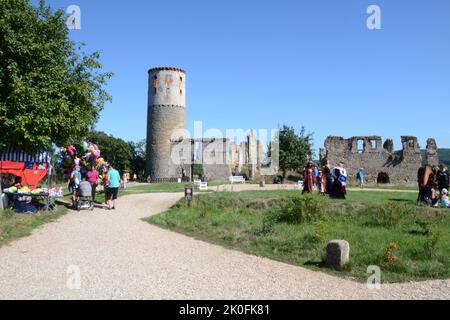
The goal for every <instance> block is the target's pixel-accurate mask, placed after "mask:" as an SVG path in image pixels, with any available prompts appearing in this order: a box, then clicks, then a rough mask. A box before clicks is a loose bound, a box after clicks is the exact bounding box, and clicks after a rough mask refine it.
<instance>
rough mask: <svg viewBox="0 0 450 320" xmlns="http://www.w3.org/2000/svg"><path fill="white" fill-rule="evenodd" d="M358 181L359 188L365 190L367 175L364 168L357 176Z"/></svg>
mask: <svg viewBox="0 0 450 320" xmlns="http://www.w3.org/2000/svg"><path fill="white" fill-rule="evenodd" d="M356 179H357V180H358V184H359V187H360V188H361V189H363V188H364V184H365V183H366V174H365V172H364V168H361V169H359V171H358V173H357V174H356Z"/></svg>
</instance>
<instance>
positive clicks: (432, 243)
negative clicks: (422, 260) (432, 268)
mask: <svg viewBox="0 0 450 320" xmlns="http://www.w3.org/2000/svg"><path fill="white" fill-rule="evenodd" d="M443 236H444V232H443V231H442V230H440V229H432V230H430V233H429V234H428V236H427V237H426V239H425V242H424V244H423V251H424V254H425V257H426V258H427V259H430V260H431V259H433V258H434V257H435V256H436V246H437V244H438V243H439V241H440V240H441V239H442V237H443Z"/></svg>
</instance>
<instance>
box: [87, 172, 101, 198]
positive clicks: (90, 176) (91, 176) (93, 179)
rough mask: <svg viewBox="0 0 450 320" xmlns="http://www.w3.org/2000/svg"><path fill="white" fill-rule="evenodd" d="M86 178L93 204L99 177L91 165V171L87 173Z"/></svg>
mask: <svg viewBox="0 0 450 320" xmlns="http://www.w3.org/2000/svg"><path fill="white" fill-rule="evenodd" d="M86 177H87V181H88V182H89V183H90V184H91V187H92V201H93V202H95V195H96V191H97V186H98V177H99V175H98V171H97V169H96V168H95V166H94V165H92V167H91V170H90V171H88V173H87V175H86Z"/></svg>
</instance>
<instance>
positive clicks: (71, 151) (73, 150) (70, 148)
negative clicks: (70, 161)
mask: <svg viewBox="0 0 450 320" xmlns="http://www.w3.org/2000/svg"><path fill="white" fill-rule="evenodd" d="M66 149H67V152H68V153H69V154H70V155H71V156H72V157H74V156H75V149H74V147H72V146H68V147H67V148H66Z"/></svg>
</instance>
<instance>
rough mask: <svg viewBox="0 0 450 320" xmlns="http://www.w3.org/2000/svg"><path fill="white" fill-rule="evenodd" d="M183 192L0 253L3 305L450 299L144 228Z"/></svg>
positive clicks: (136, 202)
mask: <svg viewBox="0 0 450 320" xmlns="http://www.w3.org/2000/svg"><path fill="white" fill-rule="evenodd" d="M180 197H182V195H181V194H167V193H166V194H139V195H131V196H127V197H124V198H121V199H119V206H118V210H117V211H105V210H102V209H96V210H95V211H94V212H89V211H83V212H81V213H76V212H70V213H69V214H68V215H66V216H64V217H62V218H61V219H60V220H59V221H57V222H55V223H51V224H47V225H45V226H43V227H42V228H41V229H39V230H36V231H35V232H34V233H33V235H32V236H30V237H27V238H24V239H21V240H18V241H15V242H13V243H12V244H11V245H10V246H5V247H3V248H0V299H89V300H91V299H450V280H445V281H427V282H422V283H406V284H394V285H386V286H383V287H382V289H381V290H373V291H371V290H368V289H367V287H366V285H365V284H361V283H356V282H353V281H351V280H345V279H340V278H336V277H332V276H330V275H327V274H324V273H321V272H314V271H310V270H307V269H304V268H301V267H295V266H291V265H287V264H284V263H279V262H276V261H272V260H269V259H265V258H259V257H255V256H251V255H247V254H244V253H240V252H236V251H232V250H228V249H224V248H222V247H219V246H216V245H212V244H209V243H206V242H202V241H198V240H195V239H192V238H189V237H186V236H183V235H180V234H177V233H174V232H170V231H167V230H163V229H160V228H158V227H155V226H152V225H150V224H148V223H146V222H143V221H142V220H141V218H144V217H148V216H150V215H154V214H157V213H160V212H162V211H164V210H166V209H167V208H169V207H170V206H171V205H173V204H174V203H175V202H176V201H177V200H178V199H180Z"/></svg>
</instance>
